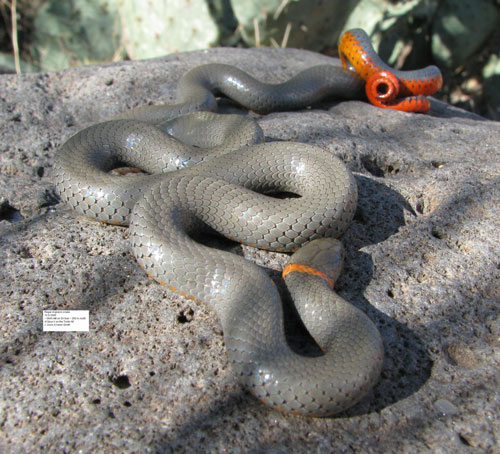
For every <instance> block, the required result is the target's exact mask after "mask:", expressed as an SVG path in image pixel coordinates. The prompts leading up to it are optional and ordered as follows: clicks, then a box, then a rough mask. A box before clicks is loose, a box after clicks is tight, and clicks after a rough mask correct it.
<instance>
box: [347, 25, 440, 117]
mask: <svg viewBox="0 0 500 454" xmlns="http://www.w3.org/2000/svg"><path fill="white" fill-rule="evenodd" d="M339 57H340V59H341V61H342V65H343V67H344V68H349V69H351V70H353V71H355V72H357V73H358V74H359V75H360V76H361V77H362V78H363V79H364V80H365V81H366V86H365V92H366V96H367V98H368V100H369V101H370V102H371V103H372V104H373V105H375V106H377V107H382V108H389V109H396V110H401V111H405V112H421V113H427V112H429V110H430V108H431V103H430V101H429V99H428V98H427V96H429V95H432V94H434V93H435V92H436V91H438V90H439V89H441V87H442V85H443V77H442V75H441V71H440V70H439V68H438V67H437V66H434V65H430V66H427V67H425V68H421V69H417V70H410V71H400V70H396V69H394V68H392V67H390V66H389V65H388V64H386V63H385V62H384V61H383V60H382V59H381V58H380V57H379V55H378V54H377V53H376V52H375V49H374V48H373V46H372V44H371V42H370V38H369V37H368V35H367V34H366V32H365V31H364V30H362V29H359V28H355V29H352V30H348V31H346V32H345V33H343V34H342V36H341V37H340V40H339Z"/></svg>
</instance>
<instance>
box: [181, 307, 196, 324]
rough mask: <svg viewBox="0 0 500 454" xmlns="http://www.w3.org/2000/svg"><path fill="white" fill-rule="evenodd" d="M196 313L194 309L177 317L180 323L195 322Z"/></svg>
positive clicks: (182, 312)
mask: <svg viewBox="0 0 500 454" xmlns="http://www.w3.org/2000/svg"><path fill="white" fill-rule="evenodd" d="M193 315H194V311H193V309H188V310H187V311H181V312H180V314H179V315H178V316H177V321H178V322H179V323H189V322H190V321H191V320H193Z"/></svg>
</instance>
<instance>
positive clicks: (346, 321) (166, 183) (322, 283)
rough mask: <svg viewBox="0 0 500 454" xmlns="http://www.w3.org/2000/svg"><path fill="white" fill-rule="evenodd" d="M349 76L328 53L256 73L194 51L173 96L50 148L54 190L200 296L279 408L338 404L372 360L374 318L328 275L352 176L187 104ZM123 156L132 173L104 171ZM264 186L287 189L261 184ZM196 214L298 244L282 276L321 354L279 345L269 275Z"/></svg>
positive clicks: (272, 106) (335, 90) (276, 98)
mask: <svg viewBox="0 0 500 454" xmlns="http://www.w3.org/2000/svg"><path fill="white" fill-rule="evenodd" d="M362 89H363V81H362V80H361V79H360V78H359V77H358V76H356V75H355V74H353V73H351V72H350V71H347V70H344V69H341V68H339V67H335V66H328V65H325V66H318V67H313V68H309V69H308V70H306V71H303V72H302V73H299V74H298V75H296V76H295V77H293V78H292V79H290V80H289V81H287V82H284V83H283V84H278V85H270V84H263V83H261V82H258V81H256V80H255V79H253V78H252V77H251V76H249V75H248V74H246V73H244V72H243V71H240V70H238V69H236V68H234V67H231V66H227V65H219V64H210V65H203V66H200V67H197V68H195V69H193V70H191V71H190V72H188V73H187V74H186V75H185V76H183V78H182V79H181V80H180V82H179V85H178V100H179V102H178V103H177V104H175V105H165V106H147V107H143V108H139V109H135V110H132V111H130V112H128V113H127V114H125V115H123V116H122V117H121V118H120V119H116V120H111V121H108V122H104V123H98V124H96V125H93V126H90V127H88V128H86V129H84V130H82V131H80V132H79V133H77V134H76V135H74V136H73V137H71V138H70V139H69V140H68V141H67V142H66V143H65V144H64V145H63V146H62V147H61V149H60V151H59V152H58V153H57V154H56V157H55V161H54V172H53V174H54V180H55V184H56V189H57V191H58V193H59V194H60V197H61V199H62V200H64V201H65V202H67V203H68V204H69V205H70V206H71V207H72V208H74V209H75V210H76V211H78V212H80V213H83V214H85V215H87V216H89V217H92V218H95V219H99V220H102V221H105V222H108V223H116V224H125V225H126V224H129V225H130V236H131V242H132V248H133V252H134V255H135V256H136V258H137V260H138V262H139V264H140V265H141V267H143V268H144V269H145V270H146V272H147V273H148V274H149V275H150V276H152V277H153V278H155V279H156V280H157V281H159V282H160V283H162V284H165V285H167V286H168V287H169V288H170V289H172V290H175V291H178V292H181V293H182V294H183V295H185V296H189V297H191V298H193V299H196V300H199V301H203V302H205V303H207V304H209V305H210V306H211V307H213V309H214V310H215V311H216V313H217V314H218V317H219V318H220V321H221V324H222V328H223V332H224V341H225V345H226V348H227V352H228V356H229V360H230V363H231V365H232V368H233V370H234V372H235V374H236V375H237V376H238V377H239V379H240V381H241V382H242V384H243V385H244V386H245V387H247V388H248V389H249V390H250V391H251V392H252V393H253V394H254V395H256V396H257V397H258V398H259V399H261V400H262V401H264V402H265V403H267V404H269V405H271V406H273V407H275V408H278V409H280V410H283V411H285V412H291V413H296V414H302V415H309V416H327V415H331V414H334V413H337V412H339V411H341V410H344V409H346V408H348V407H349V406H351V405H353V404H354V403H355V402H357V401H358V400H359V399H360V398H361V397H362V396H363V395H365V394H366V393H367V392H368V391H369V390H370V389H371V388H372V387H373V385H374V383H375V382H376V381H377V379H378V376H379V373H380V370H381V364H382V359H383V345H382V340H381V337H380V335H379V333H378V330H377V329H376V327H375V325H374V324H373V323H372V322H371V321H370V319H369V318H368V317H367V316H366V315H365V314H364V313H363V312H361V311H360V310H358V309H356V308H355V307H354V306H352V305H351V304H349V303H347V302H346V301H345V300H343V299H342V298H341V297H340V296H339V295H337V294H336V293H335V292H333V291H332V289H331V287H332V285H333V282H334V281H335V279H336V277H337V275H338V273H339V272H340V268H341V262H342V256H343V255H342V251H341V246H340V243H339V242H338V240H335V239H334V238H336V237H338V236H340V235H341V234H342V233H343V232H344V231H345V230H346V229H347V227H348V225H349V223H350V222H351V220H352V217H353V215H354V211H355V208H356V202H357V189H356V184H355V181H354V178H353V176H352V174H351V173H350V172H349V170H348V169H347V168H346V167H345V165H344V164H343V163H342V162H341V161H340V160H339V159H338V158H336V157H335V156H333V155H332V154H330V153H328V152H326V151H324V150H321V149H319V148H317V147H313V146H310V145H305V144H300V143H291V142H272V143H260V142H262V141H263V133H262V131H261V129H260V127H259V126H258V125H257V124H256V123H255V122H254V121H253V120H251V119H249V118H247V117H244V116H241V115H223V116H220V115H217V114H214V113H210V112H198V111H209V110H215V109H216V107H217V103H216V98H215V96H216V95H217V94H224V95H226V96H228V97H230V98H232V99H233V100H235V101H236V102H237V103H239V104H242V105H243V106H245V107H247V108H249V109H252V110H254V111H257V112H269V111H276V110H290V109H298V108H303V107H306V106H309V105H311V104H314V103H316V102H318V101H320V100H322V99H324V98H327V97H344V98H348V99H349V98H355V97H358V96H359V92H360V90H362ZM190 112H192V113H190ZM185 114H187V115H185ZM165 119H169V120H168V121H165ZM207 132H208V133H209V134H208V135H206V133H207ZM168 133H170V134H168ZM173 136H176V137H177V138H176V137H173ZM178 139H181V140H178ZM123 165H126V166H131V167H136V168H139V169H141V170H143V171H144V172H146V173H138V174H128V175H126V176H118V175H112V174H110V173H109V171H110V170H112V169H113V168H116V167H117V166H123ZM174 170H175V171H174ZM276 192H285V193H293V194H297V195H299V197H288V198H276V197H272V196H271V195H268V194H272V193H276ZM266 194H267V195H266ZM207 228H208V229H214V230H216V231H217V232H219V233H221V234H223V235H225V236H227V237H229V238H231V239H234V240H236V241H239V242H242V243H245V244H249V245H252V246H256V247H259V248H264V249H269V250H278V251H284V252H292V251H295V250H297V249H298V250H297V252H295V254H293V255H292V256H291V259H290V262H289V265H288V266H287V268H286V270H285V272H284V279H285V283H286V285H287V287H288V288H289V291H290V294H291V296H292V297H293V299H294V303H295V306H296V308H297V311H298V313H299V315H300V316H301V317H302V320H303V321H304V324H305V325H306V327H307V329H308V330H309V332H310V333H311V335H312V336H313V338H314V339H315V341H316V342H317V343H318V345H319V346H320V347H321V349H322V350H323V353H324V354H323V355H321V356H317V357H304V356H302V355H299V354H297V353H295V352H294V351H293V350H292V349H291V348H290V346H289V345H288V344H287V342H286V339H285V334H284V326H283V312H282V306H281V300H280V296H279V294H278V291H277V289H276V287H275V285H274V284H273V282H272V281H271V279H270V278H269V276H268V275H267V274H266V272H265V271H264V270H263V269H261V268H259V267H258V266H256V265H254V264H253V263H251V262H249V261H247V260H245V259H243V258H242V257H239V256H236V255H234V254H230V253H228V252H225V251H220V250H216V249H213V248H209V247H207V246H204V245H202V244H200V243H198V242H197V241H195V240H194V239H193V236H194V235H195V234H198V233H199V232H200V231H204V230H205V229H207ZM311 240H313V241H311Z"/></svg>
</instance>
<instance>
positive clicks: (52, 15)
mask: <svg viewBox="0 0 500 454" xmlns="http://www.w3.org/2000/svg"><path fill="white" fill-rule="evenodd" d="M34 25H35V33H34V41H33V46H32V51H33V52H32V53H33V54H34V56H35V60H36V63H37V64H38V65H39V66H40V68H41V69H42V70H45V71H51V70H57V69H61V68H66V67H68V66H72V65H81V64H89V63H95V62H101V61H109V60H112V59H113V58H114V56H115V55H116V54H119V46H120V30H119V26H118V21H117V17H116V8H114V6H113V4H112V3H110V2H109V1H108V0H65V1H63V2H62V1H59V0H48V1H47V2H46V3H45V4H44V5H43V6H42V8H41V9H40V11H39V12H38V14H37V16H36V18H35V23H34Z"/></svg>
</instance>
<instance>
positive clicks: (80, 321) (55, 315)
mask: <svg viewBox="0 0 500 454" xmlns="http://www.w3.org/2000/svg"><path fill="white" fill-rule="evenodd" d="M43 330H44V331H88V330H89V311H80V310H78V311H76V310H75V311H43Z"/></svg>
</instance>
